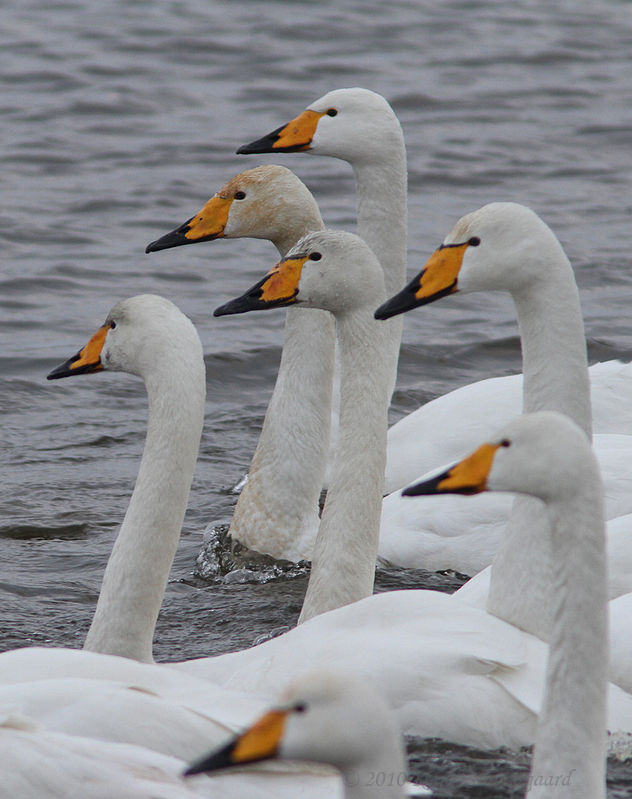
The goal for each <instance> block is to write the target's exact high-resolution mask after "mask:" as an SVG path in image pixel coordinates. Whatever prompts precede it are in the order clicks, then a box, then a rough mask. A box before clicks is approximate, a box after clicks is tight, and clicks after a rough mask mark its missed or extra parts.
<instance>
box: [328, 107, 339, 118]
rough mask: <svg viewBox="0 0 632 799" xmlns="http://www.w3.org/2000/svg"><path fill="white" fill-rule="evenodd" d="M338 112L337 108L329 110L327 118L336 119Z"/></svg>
mask: <svg viewBox="0 0 632 799" xmlns="http://www.w3.org/2000/svg"><path fill="white" fill-rule="evenodd" d="M337 113H338V112H337V111H336V109H335V108H328V109H327V116H328V117H335V116H336V114H337Z"/></svg>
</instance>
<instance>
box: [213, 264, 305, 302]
mask: <svg viewBox="0 0 632 799" xmlns="http://www.w3.org/2000/svg"><path fill="white" fill-rule="evenodd" d="M308 257H309V256H307V255H303V254H301V255H295V256H293V257H291V258H284V259H283V260H282V261H279V262H278V263H277V264H275V265H274V266H273V267H272V269H271V270H270V271H269V272H268V274H267V275H266V276H265V277H264V278H262V279H261V280H260V281H259V282H258V283H255V285H254V286H253V287H252V288H251V289H248V291H247V292H246V293H245V294H242V295H241V297H237V298H236V299H234V300H231V301H230V302H227V303H226V304H225V305H221V306H220V307H219V308H216V309H215V310H214V311H213V316H227V315H230V314H238V313H247V312H248V311H264V310H266V309H267V308H280V307H282V306H284V305H292V304H293V303H295V302H296V295H297V294H298V284H299V281H300V279H301V272H302V269H303V264H304V263H305V261H306V260H307V259H308Z"/></svg>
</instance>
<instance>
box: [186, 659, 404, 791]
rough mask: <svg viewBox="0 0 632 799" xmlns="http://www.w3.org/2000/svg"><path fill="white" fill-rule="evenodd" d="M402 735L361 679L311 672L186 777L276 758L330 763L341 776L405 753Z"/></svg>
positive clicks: (194, 765)
mask: <svg viewBox="0 0 632 799" xmlns="http://www.w3.org/2000/svg"><path fill="white" fill-rule="evenodd" d="M400 738H401V736H400V733H399V731H398V730H397V728H396V726H395V723H394V721H393V718H392V714H391V711H390V709H389V707H388V705H387V704H386V702H385V700H384V699H383V697H382V696H381V695H380V694H379V693H378V692H377V691H376V690H375V688H373V686H372V685H371V684H370V683H368V682H366V681H364V680H360V679H359V678H358V677H357V676H353V677H352V676H350V675H349V676H346V675H340V674H331V673H325V672H310V673H308V674H305V675H303V676H302V677H301V678H300V679H299V680H297V681H296V682H295V683H294V684H293V685H292V686H291V687H290V688H289V689H288V690H287V691H286V692H285V694H284V695H283V696H282V697H281V699H280V701H279V703H278V704H277V706H276V707H274V708H273V709H272V710H270V711H268V713H266V714H265V715H264V716H262V717H261V718H259V719H258V720H257V721H256V722H255V723H254V724H253V725H252V726H251V727H249V728H248V729H247V730H246V731H245V732H243V733H241V734H240V735H237V736H236V737H234V738H233V739H232V740H231V741H229V742H228V743H227V744H226V745H225V746H223V747H222V748H221V749H219V750H218V751H216V752H213V753H211V754H210V755H207V756H204V757H202V758H200V760H198V761H196V762H195V763H192V764H191V765H190V766H189V767H188V768H187V770H186V771H185V774H186V775H191V774H199V773H202V772H206V771H215V770H217V769H221V768H227V767H230V766H241V765H243V764H244V763H251V762H255V761H258V760H267V759H272V758H279V759H287V760H308V761H314V762H317V763H326V764H329V765H332V766H335V767H337V768H338V769H340V770H341V771H342V772H345V771H348V770H351V769H354V768H359V767H361V766H363V765H365V764H367V763H369V764H370V763H371V762H372V761H376V762H377V760H378V755H379V753H380V751H383V749H384V748H385V747H387V746H391V747H394V748H395V749H396V751H397V752H398V753H399V752H401V743H400Z"/></svg>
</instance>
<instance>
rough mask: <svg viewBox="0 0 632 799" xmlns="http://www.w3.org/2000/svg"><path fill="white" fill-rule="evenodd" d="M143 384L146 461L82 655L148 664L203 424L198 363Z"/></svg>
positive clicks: (180, 364)
mask: <svg viewBox="0 0 632 799" xmlns="http://www.w3.org/2000/svg"><path fill="white" fill-rule="evenodd" d="M167 366H168V368H166V367H167ZM145 385H146V387H147V395H148V405H149V414H148V423H147V437H146V440H145V447H144V450H143V456H142V459H141V463H140V467H139V471H138V477H137V479H136V485H135V487H134V492H133V494H132V497H131V499H130V503H129V506H128V508H127V512H126V514H125V518H124V520H123V524H122V526H121V529H120V531H119V534H118V537H117V539H116V541H115V544H114V547H113V550H112V554H111V556H110V559H109V561H108V564H107V567H106V570H105V575H104V577H103V584H102V587H101V592H100V594H99V600H98V603H97V608H96V611H95V614H94V618H93V620H92V624H91V626H90V629H89V631H88V635H87V638H86V642H85V645H84V648H85V649H88V650H90V651H92V652H101V653H104V654H110V655H121V656H123V657H129V658H134V659H135V660H141V661H149V662H150V661H151V660H152V640H153V635H154V628H155V624H156V619H157V617H158V612H159V610H160V606H161V604H162V599H163V596H164V592H165V588H166V585H167V580H168V577H169V571H170V569H171V565H172V562H173V558H174V556H175V553H176V548H177V545H178V541H179V539H180V531H181V528H182V521H183V518H184V512H185V509H186V504H187V501H188V497H189V490H190V487H191V481H192V479H193V472H194V469H195V464H196V461H197V453H198V447H199V443H200V436H201V433H202V425H203V422H204V401H205V393H206V386H205V371H204V363H203V361H202V358H201V357H200V356H199V355H198V357H197V358H190V359H188V360H187V358H186V355H185V354H183V353H180V354H179V357H178V358H177V359H170V363H169V364H168V365H167V364H166V363H161V364H160V366H158V364H156V365H155V371H154V372H152V374H151V376H149V377H147V378H146V379H145Z"/></svg>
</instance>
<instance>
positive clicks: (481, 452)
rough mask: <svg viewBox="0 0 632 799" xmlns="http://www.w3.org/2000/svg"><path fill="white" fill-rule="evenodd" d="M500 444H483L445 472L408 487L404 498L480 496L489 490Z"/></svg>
mask: <svg viewBox="0 0 632 799" xmlns="http://www.w3.org/2000/svg"><path fill="white" fill-rule="evenodd" d="M500 446H501V445H500V444H483V445H482V446H480V447H479V448H478V449H477V450H476V451H475V452H473V453H472V454H471V455H469V456H468V457H467V458H465V459H464V460H462V461H459V462H458V463H456V464H455V465H454V466H451V467H450V468H449V469H447V470H446V471H445V472H442V473H441V474H439V475H437V476H436V477H431V478H430V479H429V480H424V481H423V482H421V483H416V484H415V485H411V486H408V487H407V488H405V489H404V490H403V491H402V496H404V497H416V496H420V495H422V494H480V493H481V491H485V490H486V488H487V478H488V477H489V473H490V471H491V468H492V464H493V462H494V455H495V454H496V450H497V449H498V448H499V447H500Z"/></svg>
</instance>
